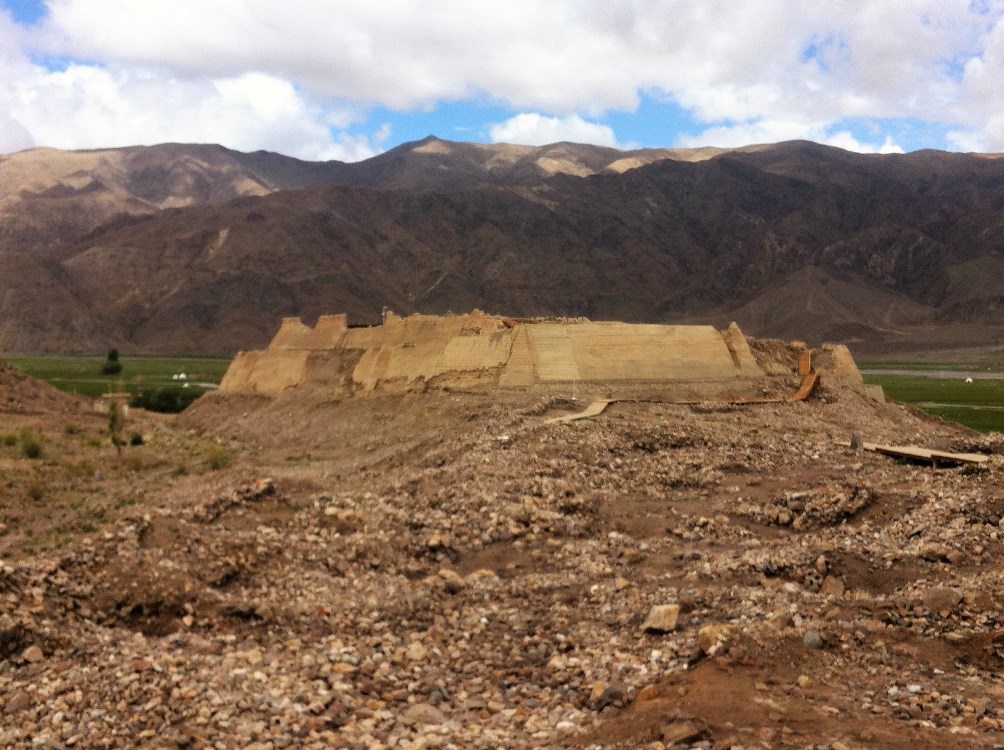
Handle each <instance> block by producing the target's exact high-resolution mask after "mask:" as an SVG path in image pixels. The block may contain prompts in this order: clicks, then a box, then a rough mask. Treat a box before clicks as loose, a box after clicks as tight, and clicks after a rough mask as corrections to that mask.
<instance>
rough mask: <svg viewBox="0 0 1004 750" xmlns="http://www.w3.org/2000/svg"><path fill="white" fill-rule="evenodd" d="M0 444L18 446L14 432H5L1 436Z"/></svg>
mask: <svg viewBox="0 0 1004 750" xmlns="http://www.w3.org/2000/svg"><path fill="white" fill-rule="evenodd" d="M0 442H2V443H3V444H4V445H6V446H8V447H10V446H14V445H17V435H15V434H14V433H13V432H5V433H4V434H3V435H0Z"/></svg>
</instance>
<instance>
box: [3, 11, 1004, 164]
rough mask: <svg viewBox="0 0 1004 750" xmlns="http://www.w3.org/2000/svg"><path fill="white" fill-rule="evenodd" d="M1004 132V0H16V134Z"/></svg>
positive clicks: (362, 138) (966, 143)
mask: <svg viewBox="0 0 1004 750" xmlns="http://www.w3.org/2000/svg"><path fill="white" fill-rule="evenodd" d="M430 134H432V135H436V136H438V137H440V138H443V139H446V140H459V141H475V142H483V143H492V142H506V143H521V144H530V145H543V144H546V143H553V142H557V141H575V142H580V143H594V144H599V145H605V146H614V147H618V148H642V147H670V146H672V147H693V146H702V145H714V146H725V147H728V146H739V145H745V144H750V143H774V142H778V141H784V140H792V139H808V140H813V141H817V142H819V143H826V144H830V145H834V146H839V147H841V148H846V149H850V150H854V151H861V152H886V153H888V152H904V151H914V150H917V149H922V148H935V149H944V150H952V151H983V152H987V151H993V152H1004V0H548V1H547V2H544V1H543V0H287V1H285V2H282V1H280V0H0V153H9V152H14V151H19V150H22V149H26V148H32V147H37V146H51V147H55V148H65V149H77V148H104V147H113V146H127V145H137V144H147V145H148V144H153V143H163V142H185V143H221V144H223V145H225V146H228V147H230V148H234V149H238V150H241V151H255V150H258V149H264V150H269V151H277V152H279V153H283V154H288V155H291V156H296V157H300V158H303V159H311V160H328V159H338V160H342V161H357V160H360V159H365V158H368V157H370V156H374V155H376V154H378V153H380V152H382V151H386V150H387V149H389V148H392V147H394V146H396V145H398V144H400V143H403V142H406V141H412V140H418V139H420V138H423V137H425V136H426V135H430Z"/></svg>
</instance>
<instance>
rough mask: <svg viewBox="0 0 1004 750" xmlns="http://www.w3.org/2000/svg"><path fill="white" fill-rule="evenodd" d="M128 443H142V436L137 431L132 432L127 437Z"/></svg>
mask: <svg viewBox="0 0 1004 750" xmlns="http://www.w3.org/2000/svg"><path fill="white" fill-rule="evenodd" d="M129 445H143V436H142V435H140V434H139V433H138V432H134V433H133V434H132V435H131V436H130V437H129Z"/></svg>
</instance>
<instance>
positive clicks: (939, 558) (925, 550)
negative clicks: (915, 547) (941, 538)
mask: <svg viewBox="0 0 1004 750" xmlns="http://www.w3.org/2000/svg"><path fill="white" fill-rule="evenodd" d="M920 558H921V559H922V560H928V561H930V562H948V561H949V558H948V548H947V547H945V545H943V544H938V543H936V542H931V543H929V544H925V545H924V546H923V547H921V548H920Z"/></svg>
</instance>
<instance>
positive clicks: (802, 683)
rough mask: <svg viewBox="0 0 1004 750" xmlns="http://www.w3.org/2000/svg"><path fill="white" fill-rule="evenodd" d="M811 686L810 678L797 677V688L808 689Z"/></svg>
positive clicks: (803, 675) (806, 676)
mask: <svg viewBox="0 0 1004 750" xmlns="http://www.w3.org/2000/svg"><path fill="white" fill-rule="evenodd" d="M811 684H812V678H811V677H809V676H808V675H805V674H800V675H799V676H798V686H799V687H803V688H806V687H809V685H811Z"/></svg>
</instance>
